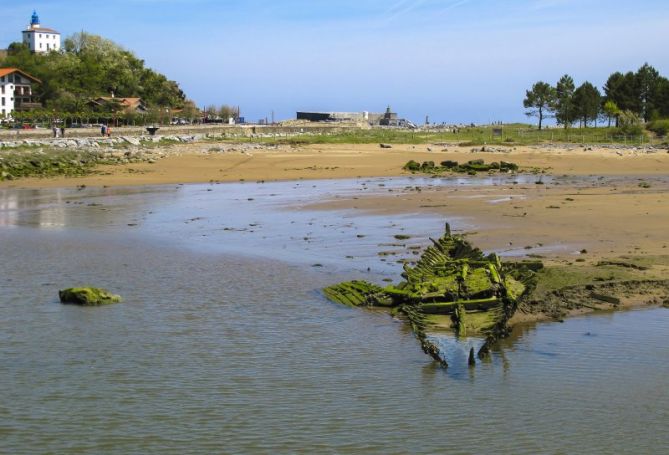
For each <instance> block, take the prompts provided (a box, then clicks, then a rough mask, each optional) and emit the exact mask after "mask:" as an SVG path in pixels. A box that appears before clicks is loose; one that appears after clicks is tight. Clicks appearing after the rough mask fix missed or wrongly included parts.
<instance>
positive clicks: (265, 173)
mask: <svg viewBox="0 0 669 455" xmlns="http://www.w3.org/2000/svg"><path fill="white" fill-rule="evenodd" d="M216 148H217V147H216V144H211V143H206V144H205V143H200V144H197V143H196V144H188V145H180V146H172V147H167V148H165V149H164V151H165V152H166V153H167V155H168V156H167V157H166V158H164V159H160V160H158V161H157V162H156V163H153V164H149V163H135V164H128V165H121V166H103V167H101V168H100V169H99V173H98V174H94V175H91V176H87V177H77V178H53V179H39V178H36V179H22V180H19V181H9V182H0V187H16V188H25V187H30V188H44V187H51V188H54V187H67V186H76V185H87V186H127V185H158V184H173V183H204V182H209V181H212V180H214V181H221V182H230V181H239V180H247V181H257V180H265V181H273V180H299V179H319V180H320V179H330V178H355V177H385V176H397V175H406V173H405V172H404V171H402V167H403V166H404V164H405V163H406V162H407V161H409V160H416V161H434V162H435V163H439V162H441V161H444V160H456V161H460V162H466V161H468V160H472V159H484V160H486V161H487V162H491V161H500V160H503V161H512V162H514V163H517V164H519V165H520V166H521V167H523V168H526V169H534V168H541V169H544V170H546V171H547V172H550V173H553V174H555V175H561V174H569V175H667V174H668V173H669V153H667V151H665V150H655V151H654V153H645V152H644V151H642V150H637V149H634V148H629V149H617V148H616V149H611V148H593V149H592V150H587V151H586V150H585V149H584V148H583V147H576V146H570V147H569V148H566V147H562V146H555V147H544V146H542V147H517V148H515V147H495V149H498V150H504V151H503V152H501V151H500V152H493V153H491V152H483V153H481V152H476V153H473V152H472V149H474V148H475V149H480V147H457V146H444V145H393V148H392V149H381V148H380V147H379V146H378V145H374V144H364V145H356V144H349V145H309V146H295V147H293V146H287V145H286V146H280V147H278V148H268V149H262V150H253V151H250V152H246V151H243V152H225V153H217V152H216V151H215V150H216ZM428 148H429V149H431V150H432V151H428ZM444 150H447V151H444Z"/></svg>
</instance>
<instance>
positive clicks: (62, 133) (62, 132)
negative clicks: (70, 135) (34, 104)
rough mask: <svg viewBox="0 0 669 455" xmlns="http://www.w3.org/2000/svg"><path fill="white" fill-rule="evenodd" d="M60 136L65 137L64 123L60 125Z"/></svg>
mask: <svg viewBox="0 0 669 455" xmlns="http://www.w3.org/2000/svg"><path fill="white" fill-rule="evenodd" d="M60 137H65V125H63V126H61V127H60Z"/></svg>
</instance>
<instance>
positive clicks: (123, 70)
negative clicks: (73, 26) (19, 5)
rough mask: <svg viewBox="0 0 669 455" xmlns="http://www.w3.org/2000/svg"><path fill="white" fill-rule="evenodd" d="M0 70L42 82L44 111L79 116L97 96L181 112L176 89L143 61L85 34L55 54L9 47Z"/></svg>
mask: <svg viewBox="0 0 669 455" xmlns="http://www.w3.org/2000/svg"><path fill="white" fill-rule="evenodd" d="M0 67H5V68H7V67H15V68H19V69H21V70H23V71H25V72H27V73H29V74H31V75H32V76H34V77H36V78H38V79H40V80H41V81H42V83H41V84H39V85H38V86H37V87H36V94H37V96H38V97H39V100H40V102H41V103H42V104H43V105H44V106H45V108H47V109H49V110H55V111H59V112H83V111H86V110H90V106H88V103H89V101H90V100H91V99H93V98H96V97H99V96H109V95H110V94H111V93H114V95H115V96H116V97H123V98H125V97H137V98H142V99H143V100H144V102H145V103H147V105H149V106H150V107H151V106H155V107H157V106H160V107H171V108H183V107H184V105H185V104H186V96H185V94H184V92H183V91H182V90H181V89H180V87H179V85H178V84H177V83H176V82H174V81H171V80H169V79H167V77H165V76H164V75H162V74H160V73H158V72H156V71H154V70H152V69H150V68H146V67H145V66H144V61H143V60H140V59H139V58H137V57H136V56H135V55H134V54H133V53H132V52H130V51H128V50H125V49H124V48H122V47H121V46H119V45H117V44H116V43H114V42H113V41H110V40H108V39H105V38H103V37H101V36H97V35H92V34H89V33H86V32H81V33H75V34H74V35H72V36H70V37H68V38H67V39H66V40H65V41H64V43H63V49H62V51H60V52H56V51H53V52H49V53H46V54H39V53H32V52H31V51H30V49H29V47H28V46H27V45H26V44H24V43H12V44H11V45H10V46H9V48H8V49H7V55H6V57H5V58H4V59H3V60H2V61H1V62H0Z"/></svg>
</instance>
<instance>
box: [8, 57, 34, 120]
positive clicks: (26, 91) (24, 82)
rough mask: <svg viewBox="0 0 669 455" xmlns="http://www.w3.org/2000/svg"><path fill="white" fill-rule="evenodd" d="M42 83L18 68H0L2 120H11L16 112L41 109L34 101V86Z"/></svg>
mask: <svg viewBox="0 0 669 455" xmlns="http://www.w3.org/2000/svg"><path fill="white" fill-rule="evenodd" d="M40 82H41V81H40V80H39V79H37V78H35V77H32V76H31V75H30V74H28V73H24V72H23V71H21V70H20V69H17V68H0V119H2V118H10V117H11V115H12V112H14V111H15V110H29V109H33V108H36V107H40V106H41V105H40V104H39V103H36V102H35V101H34V97H33V88H32V84H35V83H37V84H39V83H40Z"/></svg>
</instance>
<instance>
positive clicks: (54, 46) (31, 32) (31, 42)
mask: <svg viewBox="0 0 669 455" xmlns="http://www.w3.org/2000/svg"><path fill="white" fill-rule="evenodd" d="M23 43H24V44H26V45H28V47H30V50H31V51H32V52H37V53H44V52H51V51H59V50H60V33H58V32H57V31H56V30H53V29H51V28H46V27H42V25H41V24H40V20H39V16H38V15H37V11H33V15H32V17H31V19H30V26H29V27H28V29H26V30H24V31H23Z"/></svg>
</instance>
